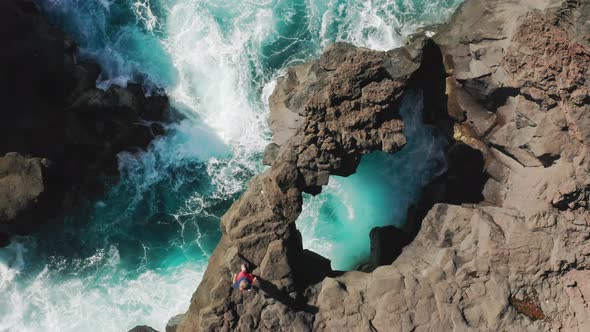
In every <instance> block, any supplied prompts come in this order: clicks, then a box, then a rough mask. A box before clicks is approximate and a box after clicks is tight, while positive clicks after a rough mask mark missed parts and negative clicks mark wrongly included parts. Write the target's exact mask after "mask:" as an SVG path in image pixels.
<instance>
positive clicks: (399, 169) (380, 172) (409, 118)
mask: <svg viewBox="0 0 590 332" xmlns="http://www.w3.org/2000/svg"><path fill="white" fill-rule="evenodd" d="M401 115H402V118H403V119H404V123H405V130H404V134H405V135H406V137H408V143H407V144H406V146H405V147H404V148H403V149H402V150H401V151H399V152H397V153H395V154H392V155H390V154H387V153H384V152H374V153H372V154H369V155H366V156H364V157H363V159H362V160H361V163H360V165H359V167H358V169H357V172H356V173H355V174H353V175H351V176H349V177H346V178H344V177H338V176H332V177H331V178H330V182H329V183H328V185H327V186H326V188H324V191H323V192H322V194H320V195H318V196H315V197H313V196H311V195H306V196H305V197H304V204H303V211H302V213H301V216H300V217H299V219H298V221H297V227H298V228H299V229H300V230H301V232H302V234H304V236H303V246H304V247H306V248H310V249H312V250H313V251H315V252H318V253H321V254H323V255H324V256H326V257H330V258H331V260H332V268H333V269H337V270H351V269H355V268H357V267H358V266H359V265H360V264H362V263H365V262H366V261H367V257H368V256H369V251H370V241H369V232H370V231H371V229H372V228H373V227H377V226H386V225H395V226H397V227H399V228H400V229H404V226H405V221H406V217H407V212H408V208H410V207H411V206H412V205H414V204H416V203H417V202H418V199H419V198H420V193H421V190H422V188H423V187H424V186H425V185H427V184H428V183H430V181H432V179H433V178H434V177H436V176H438V175H440V174H442V172H444V171H445V170H446V159H445V155H444V148H445V144H446V141H445V139H444V138H443V137H442V136H441V135H440V134H439V133H438V131H437V130H435V129H434V128H433V127H430V126H426V125H424V124H423V122H422V95H421V93H416V92H412V93H408V94H406V96H405V97H404V100H403V102H402V106H401Z"/></svg>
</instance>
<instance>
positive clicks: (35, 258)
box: [0, 0, 460, 331]
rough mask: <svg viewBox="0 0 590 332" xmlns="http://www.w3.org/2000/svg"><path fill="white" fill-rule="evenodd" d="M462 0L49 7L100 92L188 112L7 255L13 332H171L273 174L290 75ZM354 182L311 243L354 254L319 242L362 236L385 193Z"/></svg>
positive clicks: (153, 1) (6, 325)
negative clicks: (275, 114) (339, 46)
mask: <svg viewBox="0 0 590 332" xmlns="http://www.w3.org/2000/svg"><path fill="white" fill-rule="evenodd" d="M459 2H460V0H434V1H425V0H372V1H361V0H305V1H301V0H226V1H219V0H38V1H37V3H38V4H39V5H40V7H41V8H42V9H43V11H45V13H46V14H47V15H48V16H49V17H50V19H51V20H52V21H53V22H54V23H55V24H57V25H59V26H60V27H62V28H63V29H64V30H66V31H67V32H68V33H70V34H71V35H72V36H73V37H74V39H76V40H77V41H79V42H80V50H81V56H80V60H84V59H92V60H94V61H97V62H98V63H99V64H100V65H101V67H102V69H103V72H102V74H101V76H100V78H99V81H98V82H97V83H98V85H99V87H101V88H103V89H107V88H108V87H109V86H110V85H111V84H119V85H125V84H126V83H127V81H129V80H132V81H136V82H142V83H144V84H147V85H148V86H159V87H162V88H164V89H165V90H166V92H167V94H168V95H169V96H170V97H171V100H172V103H173V105H174V106H175V107H176V108H177V109H179V110H180V111H181V112H183V113H184V114H185V115H186V117H187V118H186V120H184V121H182V122H181V123H179V124H176V125H174V126H172V127H171V128H170V134H169V135H168V136H167V137H164V138H161V139H159V140H157V141H156V142H154V144H152V146H151V147H150V149H149V151H147V152H145V153H141V154H139V155H137V154H128V153H123V154H121V155H120V156H119V158H120V169H121V180H120V182H118V183H116V184H111V185H109V190H108V191H107V193H106V194H105V195H104V196H103V197H100V198H98V199H97V200H95V201H91V202H87V203H85V204H82V206H81V207H80V208H79V209H77V210H75V211H72V212H71V213H70V214H69V215H68V216H66V217H65V218H63V220H59V221H58V223H57V224H59V226H53V225H51V224H50V225H48V226H47V227H46V228H44V229H42V230H41V231H40V232H39V234H36V235H35V236H30V237H23V238H18V239H16V240H15V241H13V243H12V244H11V245H10V246H9V247H7V248H3V249H0V331H39V330H44V331H122V330H126V329H129V328H131V327H133V326H135V325H137V324H147V325H151V326H153V327H154V328H156V329H158V330H163V329H164V325H165V323H166V320H167V319H168V318H169V317H171V316H173V315H175V314H177V313H180V312H183V311H185V310H186V308H187V307H188V304H189V299H190V295H191V294H192V292H193V291H194V290H195V289H196V287H197V285H198V283H199V281H200V278H201V276H202V272H203V271H204V269H205V267H206V262H207V259H208V257H209V255H210V254H211V252H212V251H213V249H214V248H215V246H216V244H217V242H218V241H219V238H220V236H221V234H220V231H219V218H220V217H221V216H222V215H223V213H224V212H225V211H227V209H228V208H229V206H230V205H231V203H232V202H233V201H235V199H237V197H238V196H239V194H240V193H241V192H242V191H243V190H244V188H245V184H246V181H247V180H248V179H249V178H251V177H252V176H253V175H254V174H256V173H258V172H260V171H262V170H263V168H262V166H261V163H260V160H261V154H262V153H261V152H262V150H263V148H264V146H265V145H266V144H267V142H268V141H269V138H270V135H269V131H268V128H267V125H266V117H267V115H268V102H267V99H268V96H269V95H270V93H271V92H272V89H273V87H274V85H275V79H276V77H277V76H278V75H280V73H282V72H284V70H285V68H286V67H287V66H289V65H292V64H297V63H300V62H302V61H305V60H308V59H310V58H312V57H316V56H318V55H319V54H320V52H321V50H322V48H323V47H325V46H326V45H327V44H329V43H331V42H334V41H340V40H343V41H349V42H353V43H355V44H357V45H359V46H365V47H373V48H378V49H387V48H391V47H393V46H397V45H400V43H401V42H402V40H403V38H404V36H405V35H406V34H407V33H409V32H411V31H413V30H414V29H415V28H416V26H418V25H421V24H425V23H431V22H435V21H439V20H442V19H444V18H445V17H446V16H447V15H448V13H450V12H451V11H452V10H453V8H455V7H456V5H457V4H458V3H459ZM261 96H262V98H261ZM422 151H423V150H422ZM363 164H364V162H363ZM361 166H362V165H361ZM359 172H360V173H362V167H361V170H359ZM387 174H390V173H387ZM391 174H393V173H391ZM391 174H390V175H391ZM392 176H394V177H395V175H392ZM350 179H352V180H351V181H354V178H352V177H351V178H350ZM358 181H360V182H362V183H367V181H369V182H370V181H372V180H370V179H368V178H367V179H363V180H362V181H361V180H358ZM349 183H353V182H346V181H340V180H336V181H331V184H330V185H329V188H328V190H327V192H331V193H332V196H330V195H327V196H326V195H322V196H318V197H317V198H316V200H318V201H317V202H318V203H317V204H316V203H314V204H316V205H318V207H319V206H320V205H321V208H320V209H318V210H316V209H315V208H309V204H308V203H306V204H307V205H306V206H307V207H308V208H307V209H306V211H307V212H306V213H308V214H309V213H318V214H320V215H321V216H322V218H310V220H312V222H310V223H309V224H308V225H307V226H304V225H302V224H300V226H301V227H302V228H303V233H304V241H306V246H308V247H312V248H314V249H318V250H319V251H320V252H322V253H324V254H326V255H328V256H330V255H332V254H334V255H340V254H341V253H343V254H345V255H350V253H348V252H346V251H342V252H340V251H330V250H331V249H330V250H329V248H328V249H325V250H324V249H322V248H319V247H318V246H317V245H314V243H315V244H317V243H324V244H327V243H331V246H332V247H333V248H337V247H338V243H341V242H338V241H340V240H339V237H340V238H344V237H346V236H348V235H347V234H350V233H354V232H357V231H359V230H362V229H361V228H359V226H358V225H360V224H361V222H360V221H361V219H362V216H367V213H368V212H367V211H368V210H366V209H367V208H366V207H363V206H364V205H359V203H358V202H362V201H364V200H366V198H367V197H369V196H371V195H368V194H367V193H362V192H356V191H354V190H352V189H351V185H350V184H349ZM392 183H393V182H392ZM375 190H377V189H375ZM379 190H381V189H379ZM388 190H389V189H383V194H382V195H381V196H383V197H386V195H390V192H389V191H388ZM372 197H373V196H372ZM374 197H377V195H375V196H374ZM396 197H403V195H398V196H396ZM328 198H329V199H328ZM322 199H323V200H330V204H331V205H329V204H328V205H329V206H327V204H320V203H319V200H322ZM314 202H316V201H314ZM367 202H370V201H368V200H367ZM382 202H383V200H379V201H377V203H379V204H381V203H382ZM326 206H327V207H326ZM375 206H382V205H375ZM340 207H342V209H340ZM326 213H327V216H328V217H329V218H332V219H329V222H327V223H326V222H325V221H324V220H323V216H325V215H326ZM374 214H375V216H378V217H382V216H386V215H389V214H388V212H384V211H381V210H376V211H375V212H374ZM382 219H383V218H382ZM379 220H381V219H379ZM332 224H333V225H332ZM334 225H341V226H342V225H343V226H344V227H343V228H342V233H341V235H337V234H336V233H335V232H334V230H335V226H334ZM363 227H365V226H363ZM365 228H366V227H365ZM327 233H331V235H330V236H326V234H327ZM310 243H311V244H310ZM330 252H331V253H330ZM335 257H336V256H335ZM338 259H339V258H335V261H337V260H338Z"/></svg>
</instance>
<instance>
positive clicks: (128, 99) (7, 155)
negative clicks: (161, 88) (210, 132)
mask: <svg viewBox="0 0 590 332" xmlns="http://www.w3.org/2000/svg"><path fill="white" fill-rule="evenodd" d="M0 22H2V28H1V29H0V38H1V39H2V41H3V50H2V56H1V60H0V74H1V75H0V81H1V83H2V84H1V85H2V89H1V90H0V94H1V96H2V102H3V110H4V112H3V113H2V120H1V121H0V126H1V129H2V130H1V131H0V246H3V245H5V244H7V243H8V241H9V238H10V236H11V235H13V234H28V233H30V232H32V231H35V230H36V229H38V227H39V226H40V225H41V224H43V223H46V222H47V221H48V220H51V219H52V218H54V217H57V216H59V215H60V214H62V213H64V212H65V211H68V210H70V209H71V208H73V207H75V206H76V205H77V204H79V202H80V201H81V200H83V199H85V198H91V197H95V196H96V195H98V194H100V193H102V191H103V189H104V184H105V182H106V179H112V178H116V177H117V176H118V172H119V171H118V160H117V154H118V153H119V152H122V151H129V152H135V151H139V150H141V149H145V148H146V147H147V146H148V145H149V144H150V142H151V141H152V140H153V139H154V138H155V137H157V136H159V135H163V134H164V133H165V131H166V129H165V126H164V124H165V123H166V122H170V121H171V120H174V119H175V118H177V115H176V114H174V111H173V110H171V108H170V106H169V103H168V98H167V97H166V96H165V95H164V94H162V93H153V94H152V95H151V96H147V97H146V95H145V93H144V89H143V87H142V86H141V85H139V84H131V83H130V84H128V86H127V87H125V88H122V87H118V86H111V87H110V88H109V89H108V90H106V91H104V90H101V89H98V88H97V87H96V80H97V79H98V77H99V75H100V72H101V69H100V67H99V66H98V65H97V64H95V63H92V62H89V61H79V60H78V59H77V55H78V52H77V46H76V43H75V42H74V41H73V40H72V39H71V38H70V37H68V36H67V35H66V34H64V33H63V32H62V31H60V30H59V29H57V28H55V27H53V26H52V25H51V24H50V23H48V22H47V20H46V19H45V17H44V16H43V15H42V14H41V13H40V12H39V11H38V9H37V7H36V5H35V4H34V3H33V2H32V1H29V0H10V1H2V3H1V4H0ZM57 227H59V226H57Z"/></svg>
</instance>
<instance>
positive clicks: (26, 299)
mask: <svg viewBox="0 0 590 332" xmlns="http://www.w3.org/2000/svg"><path fill="white" fill-rule="evenodd" d="M5 250H6V251H8V250H12V251H14V252H15V253H16V255H17V257H19V256H18V255H19V254H18V253H19V250H22V247H21V249H19V244H18V243H13V244H12V245H11V246H10V247H9V248H8V249H5ZM21 257H22V256H21ZM203 268H204V266H203V265H202V264H198V265H197V264H186V265H184V266H181V267H177V268H171V269H167V270H146V271H144V272H141V273H139V275H137V276H135V277H133V278H126V277H125V275H126V273H129V272H127V271H125V270H124V269H122V266H121V263H120V260H119V256H118V251H117V249H116V248H115V247H111V248H110V249H109V250H108V251H104V250H98V251H97V252H96V254H95V255H93V256H90V257H88V258H86V259H84V260H81V261H78V262H76V261H73V262H72V261H64V260H63V259H60V258H54V259H53V261H51V262H50V263H49V264H48V265H46V266H45V267H43V268H41V270H39V271H38V272H34V273H32V274H31V271H23V266H22V265H18V264H15V263H10V262H7V261H6V260H4V259H2V260H1V261H0V272H1V273H2V274H1V275H0V278H5V277H6V275H8V276H9V277H10V275H14V274H19V273H23V272H27V273H29V274H31V275H29V277H28V278H27V279H26V281H22V282H21V283H8V284H4V286H3V287H2V288H0V291H1V292H2V296H1V297H0V308H1V309H0V317H2V320H0V331H22V332H27V331H31V332H33V331H97V330H100V331H121V330H128V329H130V328H132V327H133V326H135V325H138V324H142V325H143V324H149V325H151V326H153V327H154V328H157V329H159V330H164V325H165V323H166V321H167V320H168V318H170V317H171V316H173V315H175V314H177V313H181V312H184V311H185V310H186V306H187V301H188V299H187V298H186V297H185V296H171V294H177V295H180V294H184V295H186V292H187V291H189V292H190V291H192V290H193V289H194V288H195V287H196V286H197V285H198V282H199V280H200V279H201V277H202V274H203ZM88 269H95V270H96V272H95V273H94V274H89V273H86V272H87V271H86V270H88ZM65 270H68V271H70V272H69V273H68V274H64V273H65V272H63V273H62V271H65Z"/></svg>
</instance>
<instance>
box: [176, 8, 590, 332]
mask: <svg viewBox="0 0 590 332" xmlns="http://www.w3.org/2000/svg"><path fill="white" fill-rule="evenodd" d="M589 16H590V3H588V2H585V1H576V0H541V1H520V2H514V1H509V0H494V1H484V0H467V1H465V3H464V4H463V5H462V6H461V7H460V8H459V9H458V10H457V12H456V13H455V15H454V16H453V17H452V19H451V20H450V22H449V23H448V24H446V25H443V26H441V27H440V30H439V31H438V32H437V34H436V35H434V36H433V37H432V39H430V38H426V37H425V36H424V35H418V36H414V38H412V40H411V42H410V43H409V44H408V45H407V46H405V47H402V48H399V49H396V50H392V51H388V52H377V51H371V50H367V49H362V48H356V47H353V46H350V45H346V44H335V45H333V46H331V47H330V48H328V49H327V50H326V51H325V52H324V54H322V56H321V57H320V59H318V60H315V61H311V62H308V63H306V64H303V65H300V66H297V67H293V68H290V69H289V70H288V72H287V74H286V75H285V76H284V77H283V78H282V79H281V80H280V81H279V82H278V84H277V87H276V89H275V91H274V93H273V95H272V96H271V99H270V106H271V116H270V124H271V128H272V130H273V135H274V136H273V137H274V143H273V144H272V145H270V146H269V147H268V148H267V150H266V152H265V158H264V159H265V162H266V163H267V164H269V165H270V166H271V167H270V168H269V169H268V170H267V171H266V172H264V173H263V174H260V175H258V176H256V177H254V178H253V179H252V180H251V181H250V182H249V184H248V189H247V191H246V192H245V193H244V194H243V195H242V197H241V198H240V199H239V200H238V201H237V202H235V203H234V204H233V206H232V207H231V208H230V210H229V211H228V212H227V213H226V214H225V215H224V217H223V218H222V223H221V228H222V232H223V237H222V239H221V241H220V243H219V245H218V246H217V248H216V250H215V252H214V253H213V255H212V257H211V259H210V262H209V265H208V268H207V271H206V272H205V275H204V278H203V280H202V282H201V284H200V285H199V288H198V289H197V291H196V292H195V293H194V295H193V297H192V299H191V305H190V308H189V310H188V312H187V313H186V314H184V316H182V318H181V319H180V317H175V322H178V321H179V320H180V322H179V323H178V325H176V323H171V324H169V326H168V327H167V331H173V330H176V331H214V330H215V331H217V330H221V331H229V330H236V331H252V330H259V331H276V330H285V331H310V330H318V331H323V330H329V331H426V330H433V331H438V330H445V331H446V330H466V331H502V330H530V331H539V330H542V331H552V330H568V331H585V330H587V329H589V328H590V326H588V322H589V321H590V319H589V317H590V316H589V315H590V310H589V309H588V303H587V301H588V299H589V298H590V288H589V286H588V285H589V284H590V271H589V269H590V266H589V263H590V261H589V260H588V255H590V247H589V246H588V242H587V239H588V236H589V235H588V234H589V230H590V229H589V225H590V213H589V212H588V208H589V207H590V206H589V204H590V202H589V199H590V153H589V152H590V151H589V147H588V144H589V143H590V93H589V92H590V82H588V81H587V80H586V78H587V77H590V75H589V74H590V73H589V72H588V71H589V69H588V68H589V65H590V34H589V32H590V26H589V25H590V23H588V22H590V20H589ZM410 89H421V90H423V91H424V94H425V100H427V102H426V103H425V119H426V120H427V121H429V122H430V123H432V124H435V125H437V126H438V127H439V128H441V130H442V131H443V132H445V133H446V134H447V136H448V138H449V141H450V143H452V144H451V147H450V148H449V151H448V159H449V160H448V161H449V170H448V172H447V174H446V175H445V176H443V178H441V179H440V180H437V181H435V183H433V184H431V186H429V187H428V188H427V192H426V193H425V195H424V196H425V197H424V199H423V204H421V206H419V207H417V208H416V211H415V213H413V214H412V215H413V216H414V217H413V218H415V222H416V223H417V225H418V226H421V227H418V229H417V232H416V233H417V234H416V237H415V238H414V239H413V241H412V242H411V243H410V244H409V245H408V246H406V247H405V248H404V249H403V251H402V253H401V255H400V256H399V257H398V258H397V259H396V260H395V261H394V262H393V263H392V264H389V265H384V266H380V267H378V268H376V269H375V270H374V271H373V272H371V273H365V272H360V271H349V272H336V271H332V270H331V269H330V265H329V261H327V260H326V259H324V258H322V257H320V256H318V255H317V254H314V253H312V252H309V251H307V250H303V248H302V246H301V235H300V234H299V232H298V231H297V229H296V227H295V220H296V219H297V217H298V215H299V213H300V211H301V204H302V203H301V201H302V198H301V197H302V196H301V194H302V192H309V193H312V194H317V193H319V192H320V191H321V187H322V186H323V185H325V184H327V182H328V177H329V175H349V174H352V173H354V171H355V169H356V167H357V166H358V163H359V161H360V158H361V157H362V155H363V154H366V153H369V152H371V151H375V150H383V151H386V152H390V153H394V152H396V151H398V150H399V149H402V148H403V146H404V144H405V141H406V138H405V137H404V135H403V119H401V118H400V116H399V113H398V107H399V101H400V100H401V97H402V96H403V94H404V93H405V92H406V91H408V90H410ZM424 216H425V217H424ZM422 217H424V218H422ZM367 236H368V234H367ZM244 261H246V262H248V263H250V264H251V265H252V266H253V267H254V274H256V275H258V276H259V278H260V280H261V282H260V285H259V288H260V289H259V290H258V291H256V292H249V293H244V294H240V293H239V292H236V291H234V290H232V288H231V282H230V275H231V271H232V269H235V266H239V264H240V263H241V262H244Z"/></svg>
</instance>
